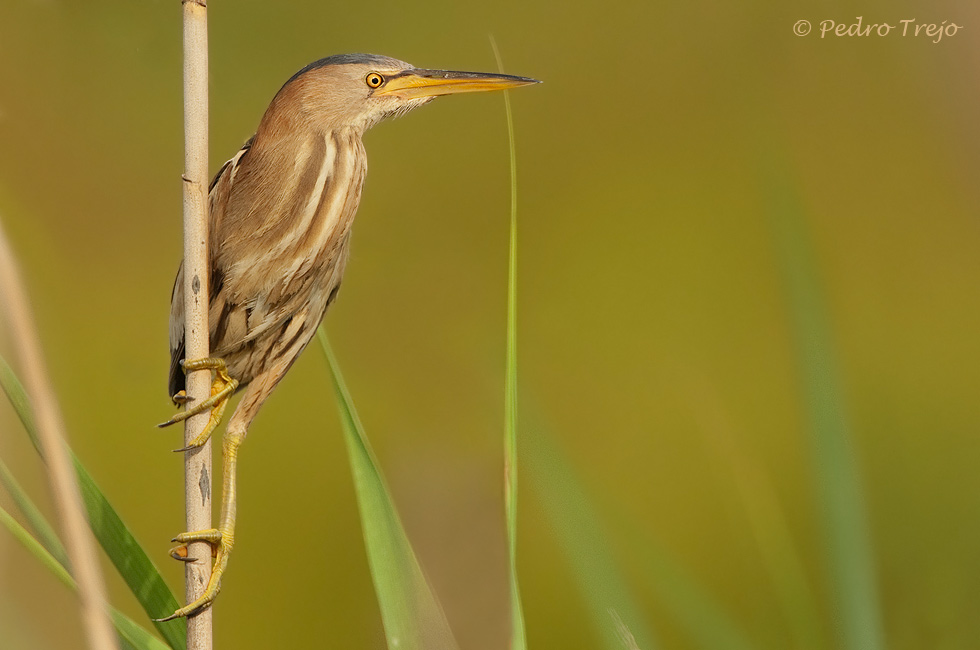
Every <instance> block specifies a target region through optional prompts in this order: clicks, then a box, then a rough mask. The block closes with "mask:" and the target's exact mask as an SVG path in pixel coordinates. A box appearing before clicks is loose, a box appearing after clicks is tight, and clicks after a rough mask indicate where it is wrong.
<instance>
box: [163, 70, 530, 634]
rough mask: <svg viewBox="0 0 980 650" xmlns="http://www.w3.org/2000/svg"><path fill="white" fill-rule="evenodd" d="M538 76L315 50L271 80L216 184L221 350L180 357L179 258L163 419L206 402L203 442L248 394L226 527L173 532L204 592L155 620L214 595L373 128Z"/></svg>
mask: <svg viewBox="0 0 980 650" xmlns="http://www.w3.org/2000/svg"><path fill="white" fill-rule="evenodd" d="M536 83H540V82H539V81H537V80H536V79H531V78H528V77H516V76H512V75H505V74H493V73H481V72H458V71H452V70H434V69H425V68H416V67H414V66H412V65H411V64H409V63H405V62H404V61H399V60H398V59H393V58H389V57H386V56H380V55H377V54H340V55H334V56H329V57H326V58H323V59H320V60H318V61H315V62H313V63H311V64H309V65H307V66H306V67H304V68H303V69H301V70H300V71H299V72H297V73H296V74H294V75H293V76H292V77H291V78H290V79H289V80H288V81H286V83H285V84H284V85H283V86H282V87H281V88H280V90H279V91H278V92H277V93H276V95H275V96H274V98H273V99H272V102H271V103H270V104H269V107H268V108H267V109H266V111H265V113H264V114H263V116H262V119H261V120H260V122H259V125H258V128H257V129H256V131H255V134H254V135H253V136H252V137H251V138H249V139H248V141H247V142H246V143H245V145H244V146H243V147H242V148H241V150H239V151H238V153H237V154H235V156H234V157H233V158H231V160H229V161H228V162H226V163H225V164H224V165H223V166H222V167H221V168H220V170H219V171H218V173H217V174H216V175H215V176H214V179H213V180H212V181H211V184H210V186H209V189H208V198H209V201H208V205H209V216H208V224H209V233H210V235H209V244H208V263H209V273H210V287H209V307H208V318H209V330H210V331H209V334H210V350H211V354H212V356H211V357H210V358H207V359H185V358H184V351H185V346H184V296H183V287H184V282H183V273H184V271H183V262H182V263H181V265H180V268H179V270H178V272H177V278H176V281H175V283H174V288H173V293H172V294H171V307H170V358H171V363H170V377H169V386H168V388H169V396H170V397H171V399H172V400H173V402H174V404H175V405H178V406H180V405H185V409H184V410H183V411H180V412H178V413H177V414H176V415H175V416H174V417H172V418H171V419H170V420H168V421H167V422H164V423H163V424H161V425H159V426H161V427H164V426H169V425H172V424H174V423H176V422H180V421H182V420H185V419H186V418H188V417H191V416H192V415H196V414H198V413H204V412H206V411H210V417H209V420H208V424H207V425H206V427H205V429H204V430H203V432H202V433H201V434H200V435H198V436H197V437H196V438H195V439H193V440H192V441H191V442H190V443H189V444H187V446H185V447H183V448H182V449H178V450H176V451H190V450H193V449H197V448H199V447H201V446H202V445H204V444H205V443H206V442H207V441H208V439H209V438H210V436H211V434H212V433H213V432H214V431H215V429H216V428H217V426H218V425H219V423H220V421H221V419H222V417H223V413H224V410H225V408H226V407H227V405H228V401H229V399H230V398H231V397H232V395H233V394H235V393H237V392H241V393H242V397H241V399H240V401H239V403H238V406H237V407H236V408H235V410H234V412H233V413H232V415H231V417H230V418H229V420H228V424H227V426H226V428H225V434H224V437H223V439H222V464H223V471H224V477H225V478H224V485H223V489H222V495H221V515H220V519H219V524H218V527H217V528H212V529H208V530H203V531H190V532H185V533H181V534H180V535H177V536H176V537H175V538H174V539H173V541H174V542H177V543H179V544H180V546H177V547H175V548H174V549H172V550H171V555H172V556H174V557H175V558H176V559H185V560H186V558H187V544H190V543H192V542H207V543H208V544H210V545H211V547H212V549H213V553H212V555H213V564H212V568H211V574H210V578H209V580H208V584H207V587H206V588H205V590H204V592H203V594H202V595H201V597H200V598H198V599H197V600H195V601H193V602H191V603H189V604H187V605H186V606H185V607H182V608H180V609H177V610H176V611H175V612H174V613H173V614H171V615H170V616H167V617H165V618H163V619H159V620H172V619H176V618H180V617H190V616H194V615H196V614H199V613H200V612H202V611H204V610H205V609H207V608H209V607H210V606H211V605H212V603H213V602H214V599H215V597H216V596H217V594H218V592H219V590H220V588H221V579H222V577H223V575H224V573H225V570H226V568H227V565H228V558H229V556H230V554H231V551H232V548H233V546H234V539H235V522H236V509H237V499H236V490H235V484H236V470H237V458H238V450H239V447H240V446H241V444H242V442H243V441H244V440H245V437H246V435H247V433H248V429H249V426H250V425H251V423H252V421H253V420H254V418H255V416H256V415H257V414H258V412H259V409H260V408H261V406H262V404H263V403H264V402H265V401H266V399H267V398H268V397H269V395H270V394H271V393H272V392H273V390H274V389H275V387H276V385H277V384H278V383H279V381H280V380H281V379H282V378H283V376H284V375H285V374H286V372H287V371H288V370H289V368H290V366H292V364H293V362H294V361H296V358H297V357H298V356H299V354H300V353H301V352H302V351H303V349H304V348H305V347H306V345H307V344H308V343H309V342H310V340H311V338H312V337H313V335H314V333H315V331H316V328H317V327H318V325H319V323H320V321H321V320H322V318H323V316H324V314H325V312H326V310H327V307H328V306H329V305H330V304H331V303H332V302H333V300H334V298H335V297H336V296H337V291H338V290H339V289H340V284H341V280H342V278H343V275H344V269H345V267H346V266H347V258H348V251H349V249H350V237H351V224H352V222H353V220H354V215H355V213H356V212H357V208H358V203H359V201H360V197H361V188H362V185H363V183H364V178H365V174H366V173H367V155H366V153H365V150H364V145H363V143H362V140H361V138H362V136H363V134H364V132H365V131H366V130H367V129H369V128H371V127H372V126H374V125H376V124H377V123H378V122H380V121H382V120H384V119H386V118H391V117H396V116H399V115H403V114H405V113H407V112H409V111H411V110H413V109H415V108H418V107H419V106H422V105H424V104H427V103H429V102H430V101H432V100H433V99H435V98H436V97H439V96H442V95H453V94H459V93H469V92H483V91H492V90H504V89H508V88H516V87H519V86H526V85H530V84H536ZM198 370H207V371H210V372H211V373H212V375H211V376H212V387H211V396H210V398H208V399H205V400H201V401H200V402H199V403H197V404H194V405H189V402H190V400H189V399H188V398H187V396H186V394H185V390H184V389H185V374H186V373H188V372H193V371H198Z"/></svg>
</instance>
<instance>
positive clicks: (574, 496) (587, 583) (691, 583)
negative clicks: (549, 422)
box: [525, 427, 755, 650]
mask: <svg viewBox="0 0 980 650" xmlns="http://www.w3.org/2000/svg"><path fill="white" fill-rule="evenodd" d="M525 440H526V450H527V462H526V466H527V468H528V471H529V474H530V477H531V479H532V486H533V487H534V490H535V491H536V492H537V493H538V494H539V495H540V498H541V501H542V502H543V504H544V509H545V512H546V513H547V517H548V519H549V521H550V522H551V525H552V527H553V528H554V530H555V534H556V535H557V537H558V541H559V544H560V545H561V547H562V549H563V551H564V552H565V555H566V556H567V557H568V560H569V563H570V565H571V567H572V573H573V576H574V578H575V580H576V582H577V583H578V586H579V590H580V592H581V594H582V596H583V598H584V599H585V601H586V603H587V606H588V609H589V612H590V614H591V615H592V618H593V624H594V626H595V628H596V629H597V631H598V633H599V636H600V638H601V640H602V647H603V648H606V649H607V650H613V649H617V650H618V649H621V648H623V647H624V646H623V643H624V642H623V640H622V638H621V637H622V628H625V629H627V630H629V631H630V633H631V636H632V637H633V639H634V643H635V645H636V646H637V647H639V648H641V649H642V650H654V648H657V647H658V646H659V645H660V644H659V643H657V639H656V636H655V633H654V630H652V629H651V628H650V626H649V624H648V622H647V620H646V619H645V617H644V616H643V615H642V612H641V609H640V606H639V605H638V604H637V602H636V601H635V599H634V598H633V596H632V594H631V593H630V589H629V588H628V586H627V584H626V580H625V578H624V574H623V572H622V570H621V569H620V567H619V565H618V563H617V562H616V560H615V559H614V558H613V556H612V554H611V553H610V551H609V544H608V542H607V540H606V537H605V535H604V534H603V532H602V527H601V526H600V525H599V524H598V522H601V521H602V515H601V513H600V512H599V510H598V509H597V508H596V507H595V506H594V505H593V504H592V501H591V499H590V498H589V496H588V494H587V491H586V489H585V487H584V486H583V485H582V483H581V481H580V480H579V479H578V478H577V473H576V470H575V469H574V468H573V467H572V466H571V465H569V463H568V461H567V460H566V459H565V457H564V454H563V453H562V452H561V450H560V449H559V448H558V446H557V445H556V444H555V443H554V441H553V440H552V438H551V437H550V436H549V435H548V434H547V433H546V432H545V431H544V430H542V429H541V428H540V427H539V428H538V431H536V432H535V435H531V436H527V437H526V438H525ZM643 546H644V548H645V553H644V556H643V557H642V558H640V560H639V561H638V562H637V564H636V566H634V567H633V569H632V570H631V572H632V573H634V574H638V575H640V576H642V578H643V581H644V583H645V584H646V585H647V586H648V587H650V588H651V589H652V590H653V591H654V593H656V594H657V597H658V599H659V600H660V602H661V603H662V604H663V606H664V607H665V608H666V609H667V610H668V611H669V612H670V613H671V615H672V616H673V617H674V619H675V620H676V621H677V622H678V623H679V624H680V626H681V627H682V628H683V629H684V631H685V632H686V633H687V634H688V636H689V637H690V638H691V639H692V640H694V642H695V644H696V646H697V647H700V648H703V649H704V650H754V648H755V646H754V644H753V643H752V642H751V641H749V640H748V638H747V637H746V636H745V634H744V633H743V632H742V631H741V630H740V629H739V627H738V626H737V625H736V624H735V622H734V619H733V618H732V617H731V616H730V615H729V614H728V613H727V612H726V611H725V610H724V609H723V608H722V607H721V606H720V605H719V604H718V603H717V601H715V599H714V598H712V597H711V596H710V595H709V594H708V593H707V592H705V591H704V589H703V588H702V587H700V586H699V585H698V584H697V582H696V581H695V580H694V579H693V578H692V577H691V576H690V575H689V574H688V573H687V572H686V571H685V570H684V569H683V567H682V566H680V565H679V564H678V563H677V561H676V560H675V559H674V558H673V557H671V555H670V554H669V553H668V552H667V551H665V550H664V549H662V548H660V547H659V546H657V545H656V544H653V543H651V542H650V541H649V540H644V543H643ZM611 613H614V615H612V616H611ZM626 647H630V646H629V645H627V646H626Z"/></svg>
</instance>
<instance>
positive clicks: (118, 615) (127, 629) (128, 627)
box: [0, 508, 168, 650]
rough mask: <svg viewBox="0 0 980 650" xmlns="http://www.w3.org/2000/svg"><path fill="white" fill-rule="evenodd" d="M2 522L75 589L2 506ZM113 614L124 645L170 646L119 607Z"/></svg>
mask: <svg viewBox="0 0 980 650" xmlns="http://www.w3.org/2000/svg"><path fill="white" fill-rule="evenodd" d="M0 525H3V527H4V528H6V529H7V530H8V531H10V533H11V534H12V535H13V536H14V539H16V540H17V541H18V542H20V543H21V544H22V545H23V546H24V548H26V549H27V551H28V552H29V553H31V555H33V556H34V557H36V558H37V559H38V560H39V561H40V562H41V564H43V565H44V566H45V568H47V569H48V570H49V571H51V573H53V574H54V576H55V577H56V578H57V579H58V581H59V582H61V584H63V585H65V586H66V587H68V588H69V589H71V590H72V591H76V590H77V586H76V585H75V581H74V580H73V579H72V577H71V574H70V573H69V572H68V570H67V569H66V568H65V566H64V564H63V563H62V562H60V561H59V560H58V559H57V558H56V557H55V556H54V555H52V554H51V553H49V552H48V550H47V549H46V548H44V546H42V545H41V543H40V542H38V541H37V540H36V539H34V537H32V536H31V534H30V533H29V532H28V531H27V529H26V528H24V527H23V526H21V525H20V524H19V523H18V522H17V520H16V519H14V518H13V517H11V516H10V513H8V512H7V511H6V510H4V509H3V508H0ZM110 615H111V617H112V623H113V625H115V627H116V632H117V633H118V634H119V638H120V640H121V641H122V642H123V644H124V646H125V647H127V648H130V649H131V650H167V647H168V646H167V645H165V644H164V643H163V642H162V641H160V640H159V639H157V638H156V637H155V636H153V635H152V634H150V633H149V632H148V631H146V630H145V629H144V628H142V627H140V625H139V624H137V623H136V622H135V621H133V620H132V619H131V618H129V617H128V616H126V615H125V614H123V613H122V612H120V611H119V610H117V609H116V608H114V607H111V608H110Z"/></svg>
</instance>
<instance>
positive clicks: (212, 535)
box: [153, 528, 232, 622]
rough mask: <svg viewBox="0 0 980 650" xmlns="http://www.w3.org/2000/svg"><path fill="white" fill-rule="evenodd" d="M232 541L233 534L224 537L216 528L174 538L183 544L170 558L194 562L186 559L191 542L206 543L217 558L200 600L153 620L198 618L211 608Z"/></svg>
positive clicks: (172, 552) (175, 549)
mask: <svg viewBox="0 0 980 650" xmlns="http://www.w3.org/2000/svg"><path fill="white" fill-rule="evenodd" d="M231 539H232V535H231V534H228V535H224V534H223V533H222V532H221V531H220V530H218V529H216V528H209V529H208V530H198V531H194V532H191V533H181V534H180V535H177V536H176V537H174V538H173V541H175V542H181V545H180V546H176V547H174V548H172V549H170V556H171V557H173V558H174V559H177V560H180V561H181V562H190V561H193V560H191V559H190V558H186V554H187V544H188V543H190V542H206V543H208V544H210V545H211V552H212V554H213V555H214V557H215V563H214V566H213V567H212V568H211V578H210V579H209V580H208V586H207V587H206V588H205V589H204V593H203V594H201V597H200V598H198V599H197V600H195V601H194V602H192V603H190V604H188V605H187V606H186V607H181V608H180V609H178V610H177V611H175V612H174V613H173V614H171V615H170V616H167V617H165V618H155V619H153V620H155V621H157V622H163V621H172V620H174V619H176V618H182V617H191V616H196V615H197V614H200V613H201V612H203V611H204V610H206V609H207V608H208V607H210V606H211V603H213V602H214V599H215V597H216V596H217V595H218V592H219V591H221V576H222V574H223V573H224V571H225V567H226V566H228V555H229V554H230V553H231V544H232V542H231Z"/></svg>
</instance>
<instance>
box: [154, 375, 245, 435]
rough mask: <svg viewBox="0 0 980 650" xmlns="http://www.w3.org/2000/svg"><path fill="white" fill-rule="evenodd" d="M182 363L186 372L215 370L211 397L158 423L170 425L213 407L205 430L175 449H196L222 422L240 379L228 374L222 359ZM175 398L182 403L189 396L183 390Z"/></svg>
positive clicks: (161, 425) (165, 425)
mask: <svg viewBox="0 0 980 650" xmlns="http://www.w3.org/2000/svg"><path fill="white" fill-rule="evenodd" d="M180 365H181V366H182V367H183V368H184V372H191V371H194V370H213V371H214V379H213V380H212V381H211V397H209V398H207V399H206V400H204V401H202V402H201V403H199V404H195V405H194V406H192V407H190V408H188V409H186V410H184V411H181V412H180V413H177V414H176V415H174V416H173V417H172V418H170V419H169V420H167V421H166V422H164V423H162V424H158V425H157V426H159V427H168V426H170V425H171V424H176V423H177V422H181V421H183V420H186V419H187V418H189V417H191V416H193V415H197V414H198V413H203V412H204V411H206V410H208V409H211V417H210V418H209V419H208V424H207V426H205V427H204V430H203V431H201V433H200V434H198V435H197V436H196V437H195V438H194V439H193V440H191V441H190V442H189V443H187V445H186V446H185V447H182V448H180V449H175V450H174V451H187V450H188V449H196V448H197V447H200V446H202V445H203V444H204V443H206V442H207V441H208V438H210V437H211V434H212V433H213V432H214V430H215V429H216V428H217V426H218V424H219V423H220V422H221V416H222V415H224V412H225V408H226V407H227V406H228V400H229V399H230V398H231V396H232V395H233V394H234V393H235V391H236V390H237V389H238V380H237V379H232V377H231V375H229V374H228V368H227V366H225V362H224V361H223V360H221V359H210V358H209V359H192V360H190V361H182V362H181V364H180ZM173 400H174V403H176V404H182V403H186V402H187V401H188V398H187V395H186V393H184V391H181V392H179V393H177V394H176V395H174V396H173Z"/></svg>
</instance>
